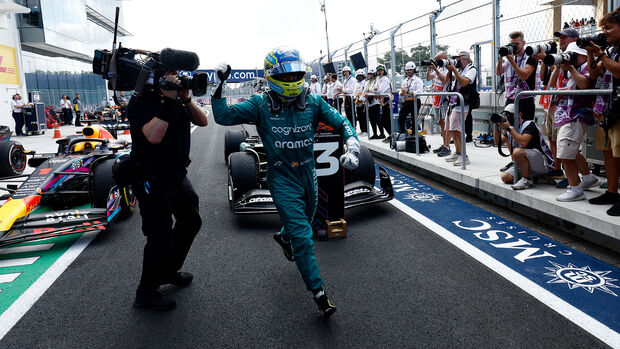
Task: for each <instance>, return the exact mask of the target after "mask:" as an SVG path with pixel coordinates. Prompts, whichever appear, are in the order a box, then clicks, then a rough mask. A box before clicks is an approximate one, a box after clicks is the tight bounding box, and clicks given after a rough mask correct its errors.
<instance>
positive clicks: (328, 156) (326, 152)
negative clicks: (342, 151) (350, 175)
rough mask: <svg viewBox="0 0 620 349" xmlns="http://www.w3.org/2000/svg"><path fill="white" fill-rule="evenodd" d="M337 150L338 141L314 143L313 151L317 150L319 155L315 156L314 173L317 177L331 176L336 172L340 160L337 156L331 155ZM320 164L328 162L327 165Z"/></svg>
mask: <svg viewBox="0 0 620 349" xmlns="http://www.w3.org/2000/svg"><path fill="white" fill-rule="evenodd" d="M337 150H338V142H324V143H314V151H315V153H316V152H319V156H317V158H316V164H317V169H316V175H317V176H318V177H321V176H331V175H333V174H334V173H336V172H338V168H339V166H340V162H339V161H338V157H336V156H334V155H333V154H334V152H335V151H337ZM322 164H328V167H325V165H322ZM319 167H320V168H319Z"/></svg>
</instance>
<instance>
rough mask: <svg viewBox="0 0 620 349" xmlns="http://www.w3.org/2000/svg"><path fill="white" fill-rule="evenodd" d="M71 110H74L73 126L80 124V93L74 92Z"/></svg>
mask: <svg viewBox="0 0 620 349" xmlns="http://www.w3.org/2000/svg"><path fill="white" fill-rule="evenodd" d="M73 110H74V111H75V126H82V124H81V123H80V111H81V110H82V102H80V94H79V93H76V94H75V98H73Z"/></svg>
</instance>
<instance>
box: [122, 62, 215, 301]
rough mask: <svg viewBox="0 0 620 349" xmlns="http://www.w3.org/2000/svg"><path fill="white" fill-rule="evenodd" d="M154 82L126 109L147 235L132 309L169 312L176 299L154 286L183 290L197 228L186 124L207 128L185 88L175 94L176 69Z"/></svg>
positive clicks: (189, 278) (136, 186)
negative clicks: (153, 84) (186, 265)
mask: <svg viewBox="0 0 620 349" xmlns="http://www.w3.org/2000/svg"><path fill="white" fill-rule="evenodd" d="M154 81H159V86H158V87H157V84H155V85H156V87H153V86H152V85H148V86H147V87H145V91H144V93H143V95H142V96H141V97H139V98H135V97H132V98H131V100H130V102H129V105H128V111H127V115H128V118H129V121H130V124H131V138H132V148H131V159H132V160H133V163H134V164H135V166H136V173H137V176H136V177H137V178H136V180H135V184H134V185H133V188H134V191H135V193H136V196H137V198H138V202H139V204H140V215H141V216H142V232H143V233H144V235H145V236H146V245H145V246H144V259H143V266H142V277H141V278H140V284H139V286H138V289H137V291H136V300H135V303H134V306H135V307H138V308H147V309H152V310H171V309H174V308H175V306H176V301H175V300H174V299H172V298H171V297H169V296H166V295H164V294H162V293H160V292H159V291H158V288H159V286H161V285H164V284H174V285H177V286H181V287H183V286H187V285H189V284H190V283H191V282H192V280H193V275H192V274H190V273H186V272H182V271H180V269H181V267H182V266H183V262H184V261H185V257H186V256H187V253H188V252H189V249H190V247H191V245H192V242H193V241H194V237H195V236H196V234H197V233H198V231H199V230H200V226H201V225H202V220H201V219H200V214H199V212H198V195H196V193H195V192H194V188H193V187H192V185H191V183H190V181H189V179H187V177H186V175H187V169H186V168H187V166H188V165H189V163H190V159H189V151H190V129H191V124H190V122H191V123H193V124H196V125H198V126H206V125H207V123H208V120H207V115H206V114H205V113H204V111H202V109H200V108H199V107H198V106H197V105H196V104H195V103H194V102H192V99H191V97H190V95H189V90H177V86H178V85H180V80H179V79H178V77H177V72H176V71H170V72H166V73H165V74H164V76H163V77H161V78H159V77H157V76H156V77H155V79H154ZM149 87H152V89H151V90H149ZM172 216H174V218H175V221H176V222H175V224H174V227H173V223H172Z"/></svg>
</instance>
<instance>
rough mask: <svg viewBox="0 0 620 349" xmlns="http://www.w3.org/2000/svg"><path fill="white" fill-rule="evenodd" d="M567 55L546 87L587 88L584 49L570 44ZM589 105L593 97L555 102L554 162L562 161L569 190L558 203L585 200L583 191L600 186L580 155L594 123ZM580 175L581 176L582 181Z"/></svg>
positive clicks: (588, 75) (563, 99) (561, 98)
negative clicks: (556, 133)
mask: <svg viewBox="0 0 620 349" xmlns="http://www.w3.org/2000/svg"><path fill="white" fill-rule="evenodd" d="M566 53H568V54H570V55H571V56H572V57H574V58H571V61H566V60H564V61H563V63H562V64H561V65H560V66H558V67H556V69H554V70H553V73H552V74H551V78H550V80H549V87H550V88H556V87H557V88H564V89H567V90H579V89H587V88H589V87H590V74H589V72H588V62H587V52H586V50H584V49H582V48H579V47H577V44H575V43H574V42H573V43H570V44H569V45H568V47H567V48H566ZM558 85H559V86H558ZM592 102H593V100H592V96H561V97H560V98H559V99H558V100H557V105H556V107H555V114H554V119H553V121H554V123H553V126H554V127H557V128H558V136H557V140H558V143H557V157H556V159H559V160H560V161H562V165H563V167H564V174H565V175H566V178H567V180H568V190H567V191H566V192H565V193H564V194H562V195H560V196H558V197H557V198H556V200H558V201H578V200H585V198H586V196H585V194H584V193H583V190H586V189H589V188H592V187H594V186H597V185H598V184H599V180H598V178H596V176H595V175H593V174H592V173H590V169H589V168H588V164H587V162H586V160H585V158H584V157H583V155H582V154H581V153H580V152H579V147H580V146H581V143H583V140H584V137H585V133H586V131H587V128H588V126H591V125H593V124H594V116H593V113H592ZM579 173H581V174H582V179H581V182H580V181H579Z"/></svg>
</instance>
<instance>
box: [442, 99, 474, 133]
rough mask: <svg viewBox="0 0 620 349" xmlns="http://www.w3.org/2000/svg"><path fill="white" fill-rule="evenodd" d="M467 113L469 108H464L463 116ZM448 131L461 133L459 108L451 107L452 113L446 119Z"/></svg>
mask: <svg viewBox="0 0 620 349" xmlns="http://www.w3.org/2000/svg"><path fill="white" fill-rule="evenodd" d="M468 112H469V106H467V105H466V106H465V115H467V113H468ZM447 121H448V127H447V130H448V131H459V132H462V120H461V107H460V106H453V107H452V112H450V116H449V117H448V120H447Z"/></svg>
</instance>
